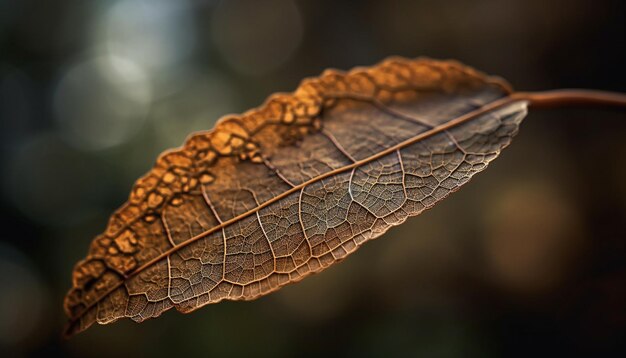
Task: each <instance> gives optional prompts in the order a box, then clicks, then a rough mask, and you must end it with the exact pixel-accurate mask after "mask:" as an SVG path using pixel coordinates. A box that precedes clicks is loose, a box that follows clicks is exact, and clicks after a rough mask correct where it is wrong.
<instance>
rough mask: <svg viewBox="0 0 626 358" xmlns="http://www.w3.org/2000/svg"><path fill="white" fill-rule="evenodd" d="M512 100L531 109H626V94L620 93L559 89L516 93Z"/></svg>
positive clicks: (512, 95) (511, 96)
mask: <svg viewBox="0 0 626 358" xmlns="http://www.w3.org/2000/svg"><path fill="white" fill-rule="evenodd" d="M510 98H512V99H519V100H526V101H528V102H529V106H530V107H537V108H548V107H559V106H567V105H599V106H618V107H626V94H625V93H618V92H608V91H598V90H587V89H558V90H551V91H542V92H514V93H513V94H511V95H510Z"/></svg>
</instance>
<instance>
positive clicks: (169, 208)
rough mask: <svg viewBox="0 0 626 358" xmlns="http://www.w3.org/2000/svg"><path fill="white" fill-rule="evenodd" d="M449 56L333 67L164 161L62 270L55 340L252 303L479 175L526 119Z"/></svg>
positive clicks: (497, 86)
mask: <svg viewBox="0 0 626 358" xmlns="http://www.w3.org/2000/svg"><path fill="white" fill-rule="evenodd" d="M510 94H511V89H510V87H509V85H508V84H506V83H505V82H504V81H503V80H501V79H499V78H494V77H487V76H485V75H483V74H482V73H479V72H477V71H475V70H473V69H471V68H468V67H466V66H463V65H461V64H459V63H457V62H452V61H434V60H429V59H416V60H408V59H403V58H391V59H388V60H385V61H384V62H382V63H380V64H378V65H376V66H374V67H371V68H356V69H353V70H352V71H350V72H348V73H342V72H339V71H334V70H329V71H326V72H324V73H323V74H322V75H321V76H320V77H319V78H312V79H307V80H304V81H303V82H302V84H301V85H300V87H298V89H297V90H296V91H295V92H294V93H293V94H276V95H273V96H272V97H270V98H269V99H268V100H267V101H266V103H265V104H264V105H263V106H261V107H260V108H258V109H254V110H251V111H248V112H246V113H245V114H243V115H241V116H234V117H228V118H224V119H222V120H221V121H220V122H219V123H218V124H217V125H216V127H215V129H213V130H212V131H210V132H203V133H196V134H193V135H192V136H191V137H189V139H188V140H187V141H186V143H185V145H184V146H183V147H182V148H179V149H175V150H171V151H168V152H165V153H164V154H162V155H161V156H160V157H159V159H158V160H157V163H156V165H155V167H154V168H153V169H152V170H151V171H150V172H149V173H148V174H147V175H145V176H144V177H142V178H141V179H139V180H138V181H137V183H136V184H135V186H134V187H133V189H132V192H131V195H130V198H129V200H128V202H127V203H126V204H124V205H123V206H122V207H121V208H120V209H119V210H117V211H116V212H115V213H114V214H113V215H112V216H111V219H110V221H109V224H108V226H107V228H106V231H105V232H104V233H103V234H102V235H100V236H98V237H96V238H95V240H94V241H93V243H92V244H91V247H90V249H89V253H88V255H87V258H86V259H85V260H84V261H81V262H79V263H78V265H77V266H76V268H75V269H74V274H73V287H72V289H71V290H70V291H69V293H68V294H67V297H66V299H65V309H66V312H67V315H68V316H69V318H70V322H69V324H68V327H67V332H66V333H67V335H72V334H75V333H78V332H80V331H83V330H85V329H87V328H88V327H89V326H91V325H92V324H93V323H94V322H98V323H102V324H104V323H110V322H113V321H115V320H117V319H118V318H121V317H129V318H132V319H133V320H135V321H137V322H141V321H143V320H145V319H147V318H151V317H156V316H159V315H160V314H161V313H162V312H164V311H166V310H168V309H170V308H172V307H176V308H177V309H178V310H179V311H181V312H185V313H186V312H191V311H193V310H195V309H197V308H199V307H202V306H204V305H206V304H209V303H215V302H219V301H221V300H223V299H230V300H251V299H254V298H257V297H259V296H262V295H265V294H267V293H270V292H272V291H274V290H277V289H278V288H280V287H282V286H284V285H286V284H289V283H292V282H296V281H299V280H300V279H302V278H303V277H306V276H307V275H309V274H311V273H314V272H319V271H321V270H323V269H324V268H326V267H328V266H329V265H332V264H333V263H335V262H338V261H341V260H342V259H343V258H345V257H346V256H347V255H348V254H350V253H352V252H354V251H355V250H356V249H357V248H358V247H359V246H360V245H361V244H363V243H364V242H366V241H368V240H370V239H374V238H376V237H378V236H380V235H382V234H383V233H384V232H385V231H386V230H387V229H388V228H389V227H391V226H394V225H399V224H401V223H402V222H404V220H405V219H406V218H407V217H409V216H415V215H418V214H420V213H421V212H422V211H424V210H425V209H428V208H430V207H432V206H433V205H434V204H435V203H437V202H438V201H439V200H441V199H443V198H445V197H446V196H447V195H448V194H450V193H451V192H453V191H455V190H457V189H458V188H459V187H460V186H461V185H463V184H465V183H466V182H467V181H468V180H469V179H470V178H471V177H472V176H473V175H474V174H475V173H477V172H479V171H482V170H483V169H485V167H486V166H487V164H488V163H489V162H490V161H491V160H493V159H495V158H496V157H497V156H498V154H499V153H500V151H501V150H502V149H503V148H504V147H506V146H507V145H508V144H509V142H510V141H511V138H512V136H513V135H515V133H516V132H517V129H518V125H519V123H520V122H521V120H522V118H523V117H524V115H525V114H526V101H523V100H516V99H514V98H513V97H510V96H509V95H510Z"/></svg>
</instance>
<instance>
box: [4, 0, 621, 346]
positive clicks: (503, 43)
mask: <svg viewBox="0 0 626 358" xmlns="http://www.w3.org/2000/svg"><path fill="white" fill-rule="evenodd" d="M625 7H626V6H625V5H624V3H623V1H619V0H597V1H588V0H552V1H545V0H481V1H463V0H451V1H446V2H442V1H426V0H421V1H409V0H406V1H400V0H392V1H359V2H353V1H336V0H333V1H295V0H272V1H254V0H247V1H242V0H223V1H217V0H213V1H212V0H196V1H191V0H188V1H181V0H179V1H175V2H174V1H166V0H159V1H154V0H117V1H105V0H101V1H79V0H58V1H43V0H19V1H18V0H3V1H0V173H1V174H2V175H1V177H0V214H1V215H0V224H1V225H2V228H3V230H2V231H1V232H0V240H1V243H0V270H1V272H3V275H2V276H0V283H1V286H0V287H2V290H0V352H7V353H9V354H11V355H26V354H37V353H39V354H44V353H45V354H52V353H59V354H66V355H75V356H99V355H102V356H106V355H113V354H116V353H119V352H121V351H122V349H124V353H125V354H128V355H131V354H134V355H138V354H142V355H147V354H154V355H164V354H212V355H250V354H253V353H255V354H260V355H262V356H269V355H272V356H293V355H296V354H297V355H303V353H304V354H305V355H314V354H316V353H328V352H342V353H345V354H352V355H359V356H364V355H370V356H382V355H386V354H389V353H396V354H401V353H406V354H420V355H426V356H428V355H438V356H442V355H443V356H446V355H448V356H450V355H459V354H461V353H462V354H464V355H480V356H489V355H501V354H507V355H516V354H517V355H524V354H531V353H544V354H545V353H560V354H566V353H581V352H587V351H588V352H594V353H595V354H600V353H609V352H612V353H615V351H616V350H619V349H622V353H623V346H621V347H620V344H623V343H622V342H620V337H621V335H622V334H623V333H624V329H625V327H626V317H624V313H623V312H624V311H625V309H624V302H626V292H624V287H626V264H625V260H624V257H625V255H626V252H625V250H624V237H626V232H625V229H624V226H623V224H622V223H623V221H624V218H625V216H626V186H625V184H624V183H626V169H624V168H626V165H624V163H626V144H625V143H626V141H624V139H623V138H624V134H625V133H626V121H624V114H623V112H619V111H617V110H598V109H576V110H567V109H562V110H551V111H550V112H549V113H547V112H545V113H543V112H534V113H532V114H531V115H530V117H529V118H528V120H527V121H526V123H525V126H524V132H523V133H522V135H520V136H519V137H518V139H517V140H516V143H515V144H516V145H515V146H513V147H511V148H510V150H508V151H507V152H506V153H504V154H503V156H502V157H501V158H500V159H499V160H498V162H496V163H494V165H493V166H492V167H491V168H490V170H489V171H488V172H486V173H485V174H484V175H482V176H481V177H479V178H477V180H475V181H473V182H472V183H471V184H469V185H468V186H467V187H466V188H465V189H463V190H461V191H460V192H459V193H458V194H457V195H456V197H455V200H452V201H447V202H443V203H441V204H440V205H439V206H438V207H437V208H435V209H433V210H432V211H430V212H427V213H425V214H423V215H422V216H421V217H420V218H418V219H416V220H412V221H410V222H409V223H407V224H406V225H404V226H403V227H400V228H398V229H395V230H391V231H390V233H389V234H388V235H386V236H385V238H384V239H383V240H379V241H376V242H373V243H371V244H369V245H366V246H365V247H364V248H363V249H361V251H360V254H359V255H355V256H354V257H350V258H349V259H347V260H346V262H345V263H342V264H341V265H338V266H336V267H334V268H332V269H330V271H329V272H328V273H327V274H325V275H320V276H316V277H312V278H310V279H308V280H306V281H304V282H303V283H300V284H298V285H294V286H292V287H288V288H285V289H283V290H281V291H280V292H278V293H276V294H275V295H272V296H270V297H266V298H263V299H261V300H258V301H255V302H249V303H224V304H220V305H215V306H212V307H209V308H207V309H205V310H204V311H203V313H198V314H195V315H192V316H187V317H181V316H180V315H178V314H166V315H164V317H163V318H161V319H159V320H156V321H151V322H146V323H144V324H142V325H141V326H139V325H136V324H133V323H132V322H124V323H120V324H117V325H116V326H111V327H107V329H93V330H91V332H88V333H86V334H84V335H82V336H80V337H79V338H77V339H75V340H72V341H69V342H61V341H59V339H58V337H59V331H60V328H61V326H62V323H63V312H62V311H61V309H60V307H61V300H62V297H63V294H64V292H65V291H66V290H67V288H68V282H67V277H68V275H69V273H70V271H71V266H72V264H73V262H75V261H76V259H78V258H80V257H82V256H83V254H84V252H85V250H86V248H87V246H88V244H89V242H90V240H91V238H92V237H93V236H94V235H95V234H97V233H99V232H101V231H102V229H103V228H104V226H105V224H106V220H107V217H108V214H109V213H110V212H112V211H113V210H114V209H115V208H116V207H117V206H119V205H120V204H121V203H122V202H123V201H124V200H125V199H126V196H127V194H128V190H129V188H130V186H131V184H132V182H133V181H134V180H135V179H136V178H137V177H139V176H140V175H141V174H143V173H144V172H146V171H147V170H148V169H149V167H150V166H151V165H150V162H151V160H153V159H154V158H156V155H157V154H158V153H159V152H161V151H162V150H163V149H166V148H168V147H173V146H177V145H179V144H181V143H182V141H183V139H184V137H185V136H186V134H187V133H190V132H192V131H195V130H201V129H208V128H211V127H212V126H213V124H214V122H215V120H216V119H218V118H219V117H220V116H221V115H224V114H227V113H231V112H240V111H241V110H245V109H247V108H250V107H253V106H256V105H258V104H260V103H261V102H262V100H263V99H264V98H265V97H266V96H267V95H268V94H269V93H273V92H276V91H287V90H292V89H294V88H295V87H296V85H297V82H298V81H299V79H300V78H302V77H306V76H310V75H317V74H319V73H320V72H321V70H323V69H324V68H327V67H338V68H344V69H345V68H349V67H352V66H353V65H358V64H371V63H375V62H377V61H379V60H380V59H382V58H384V57H386V56H387V55H390V54H397V55H403V56H408V57H415V56H419V55H428V56H431V57H435V58H458V59H460V60H463V62H465V63H467V64H469V65H472V66H475V67H477V68H480V69H483V70H485V71H486V72H488V73H497V74H500V75H502V76H504V77H506V78H507V79H508V80H510V82H511V83H512V84H513V85H514V86H515V87H516V88H518V89H521V90H524V89H529V90H531V89H547V88H552V87H571V86H576V87H590V88H602V89H609V90H618V91H624V90H625V87H624V84H625V83H626V73H625V72H624V69H623V64H624V63H626V51H625V49H624V46H625V43H624V37H623V34H624V33H626V29H625V28H624V27H625V26H626V25H625V24H626V15H625V14H626V9H625ZM450 218H454V223H451V222H450ZM363 272H368V275H363ZM372 277H374V278H375V279H372Z"/></svg>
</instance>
